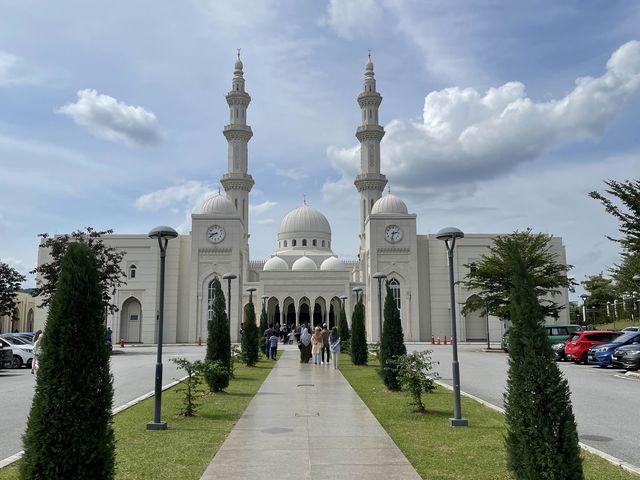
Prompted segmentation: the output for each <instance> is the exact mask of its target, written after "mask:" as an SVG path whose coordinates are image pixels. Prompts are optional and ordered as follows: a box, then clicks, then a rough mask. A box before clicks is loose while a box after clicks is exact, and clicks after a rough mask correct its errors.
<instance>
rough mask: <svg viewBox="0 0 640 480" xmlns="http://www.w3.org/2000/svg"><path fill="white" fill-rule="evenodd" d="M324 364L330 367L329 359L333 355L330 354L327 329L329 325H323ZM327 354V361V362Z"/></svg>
mask: <svg viewBox="0 0 640 480" xmlns="http://www.w3.org/2000/svg"><path fill="white" fill-rule="evenodd" d="M321 333H322V364H323V365H324V364H325V363H326V364H327V365H329V357H330V356H331V354H330V353H329V330H328V329H327V324H326V323H323V324H322V332H321ZM325 353H326V360H325Z"/></svg>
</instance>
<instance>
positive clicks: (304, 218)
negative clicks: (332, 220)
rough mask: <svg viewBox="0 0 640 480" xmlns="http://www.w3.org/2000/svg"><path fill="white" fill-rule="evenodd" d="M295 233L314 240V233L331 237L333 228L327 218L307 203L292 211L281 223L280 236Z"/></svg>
mask: <svg viewBox="0 0 640 480" xmlns="http://www.w3.org/2000/svg"><path fill="white" fill-rule="evenodd" d="M284 233H295V234H301V235H303V236H304V235H307V237H308V238H313V236H312V235H313V234H314V233H323V234H326V235H329V236H330V235H331V226H330V225H329V221H328V220H327V217H325V216H324V215H323V214H322V213H320V212H319V211H318V210H316V209H315V208H311V207H310V206H309V205H307V204H306V203H305V204H303V205H301V206H299V207H298V208H296V209H295V210H291V211H290V212H289V213H287V215H286V216H285V217H284V218H283V219H282V222H280V230H279V231H278V234H284Z"/></svg>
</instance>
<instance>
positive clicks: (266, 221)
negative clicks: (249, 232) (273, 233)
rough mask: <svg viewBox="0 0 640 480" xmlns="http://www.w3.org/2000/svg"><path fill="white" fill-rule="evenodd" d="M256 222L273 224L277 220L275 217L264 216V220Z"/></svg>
mask: <svg viewBox="0 0 640 480" xmlns="http://www.w3.org/2000/svg"><path fill="white" fill-rule="evenodd" d="M256 223H257V224H258V225H273V224H275V223H276V221H275V220H274V219H273V218H263V219H262V220H258V221H257V222H256Z"/></svg>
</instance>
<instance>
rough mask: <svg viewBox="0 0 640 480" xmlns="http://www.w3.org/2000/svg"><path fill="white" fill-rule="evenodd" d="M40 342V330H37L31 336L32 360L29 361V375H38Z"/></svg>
mask: <svg viewBox="0 0 640 480" xmlns="http://www.w3.org/2000/svg"><path fill="white" fill-rule="evenodd" d="M41 341H42V330H38V331H37V332H36V333H35V335H34V336H33V360H31V373H33V374H36V373H38V355H40V342H41Z"/></svg>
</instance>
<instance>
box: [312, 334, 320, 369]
mask: <svg viewBox="0 0 640 480" xmlns="http://www.w3.org/2000/svg"><path fill="white" fill-rule="evenodd" d="M311 354H312V355H313V364H314V365H320V356H321V354H322V333H321V332H320V327H316V329H315V331H314V332H313V335H312V337H311Z"/></svg>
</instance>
